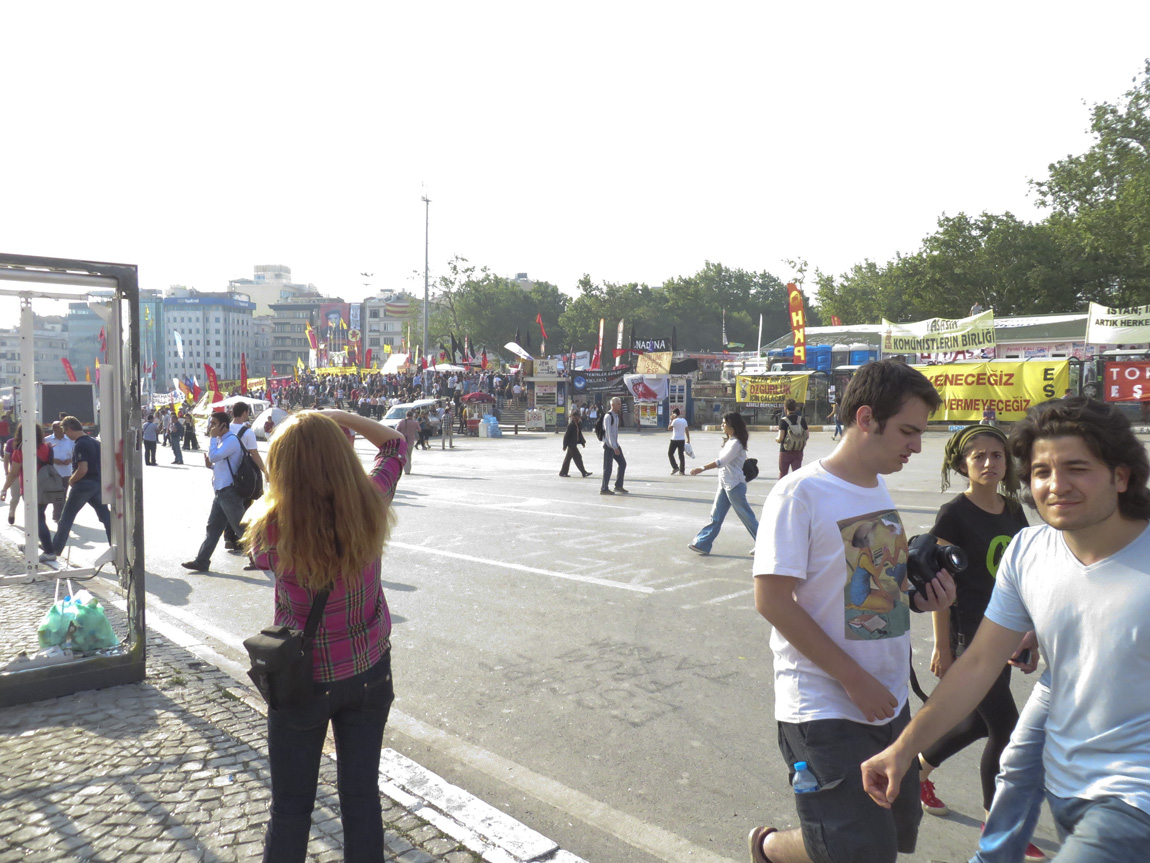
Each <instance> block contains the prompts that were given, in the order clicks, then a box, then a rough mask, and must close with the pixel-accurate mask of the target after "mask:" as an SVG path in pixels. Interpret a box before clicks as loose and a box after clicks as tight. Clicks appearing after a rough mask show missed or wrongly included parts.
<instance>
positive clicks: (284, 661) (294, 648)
mask: <svg viewBox="0 0 1150 863" xmlns="http://www.w3.org/2000/svg"><path fill="white" fill-rule="evenodd" d="M330 593H331V591H330V590H321V591H320V592H319V593H317V594H316V595H315V599H314V600H312V603H311V612H309V614H308V616H307V623H306V624H305V625H304V628H303V631H302V632H301V631H300V630H298V629H289V628H288V627H286V626H269V627H266V628H265V629H264V630H262V631H261V632H260V634H259V635H253V636H252V637H251V638H245V639H244V647H245V648H246V649H247V651H248V656H249V658H250V659H251V661H252V667H251V670H249V671H248V677H250V678H251V679H252V681H253V682H254V683H255V685H256V689H258V690H259V691H260V695H262V696H263V697H264V701H266V702H267V703H268V706H269V707H271V708H272V709H273V710H288V709H290V708H292V707H299V706H301V705H303V704H306V703H307V701H308V700H309V699H310V698H311V696H312V670H313V665H312V646H313V645H314V643H315V632H316V630H317V629H319V620H320V618H321V617H323V609H324V606H325V605H327V597H328V594H330Z"/></svg>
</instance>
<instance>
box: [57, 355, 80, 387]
mask: <svg viewBox="0 0 1150 863" xmlns="http://www.w3.org/2000/svg"><path fill="white" fill-rule="evenodd" d="M60 362H62V363H63V364H64V374H66V375H67V376H68V380H70V381H72V382H73V383H75V382H76V373H75V372H74V371H72V364H71V363H70V362H68V358H67V357H60Z"/></svg>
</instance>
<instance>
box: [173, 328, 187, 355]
mask: <svg viewBox="0 0 1150 863" xmlns="http://www.w3.org/2000/svg"><path fill="white" fill-rule="evenodd" d="M172 338H173V339H175V342H176V356H178V357H179V358H180V359H181V360H182V359H183V358H184V337H183V336H181V335H180V331H179V330H172Z"/></svg>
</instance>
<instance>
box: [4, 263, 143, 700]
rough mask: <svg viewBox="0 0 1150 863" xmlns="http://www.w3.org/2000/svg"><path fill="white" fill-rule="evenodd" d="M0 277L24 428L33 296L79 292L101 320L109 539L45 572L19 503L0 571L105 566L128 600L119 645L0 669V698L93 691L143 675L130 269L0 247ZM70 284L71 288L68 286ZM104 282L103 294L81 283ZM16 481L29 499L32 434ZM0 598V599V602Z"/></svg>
mask: <svg viewBox="0 0 1150 863" xmlns="http://www.w3.org/2000/svg"><path fill="white" fill-rule="evenodd" d="M0 282H19V283H24V284H26V285H27V286H28V287H25V288H18V289H16V288H0V294H3V295H7V296H16V297H19V299H20V305H21V356H20V391H21V393H22V395H23V396H24V397H23V398H22V399H21V414H20V421H21V422H22V423H24V424H25V427H26V428H27V427H30V425H31V424H32V423H34V422H43V421H46V420H48V419H49V418H48V417H37V416H36V410H37V407H36V404H35V399H34V398H33V397H32V396H31V394H32V393H33V392H34V391H35V387H34V371H35V363H34V352H33V324H32V320H33V319H32V302H33V301H34V300H37V299H48V300H71V301H73V302H74V301H77V300H85V301H86V302H87V303H88V305H89V307H90V308H91V309H92V311H94V312H95V313H96V314H97V315H98V316H99V317H100V318H101V320H102V321H103V323H104V329H105V336H106V344H107V345H108V350H107V351H106V355H105V357H104V362H103V363H102V364H101V366H100V381H99V397H100V419H101V422H100V426H101V430H100V438H101V448H100V449H101V460H100V461H101V463H100V470H101V479H102V482H103V489H102V491H103V498H104V503H106V504H107V505H108V507H109V510H110V513H111V528H112V546H111V548H110V549H109V550H108V552H106V553H105V554H104V555H102V556H101V557H100V558H99V559H98V560H97V561H96V565H95V566H93V567H87V568H80V569H68V568H65V569H61V570H54V571H49V572H46V571H44V570H41V569H40V567H39V565H38V560H37V553H36V547H37V542H36V536H37V531H36V509H35V506H26V507H25V524H24V534H25V543H24V548H25V552H24V567H25V571H24V573H23V574H22V575H21V574H17V575H15V576H8V577H6V578H0V585H12V584H14V583H18V582H28V581H32V580H35V579H38V578H82V577H85V576H91V575H94V574H96V573H97V572H99V571H100V569H102V568H103V567H104V566H105V565H107V564H112V566H114V568H115V570H116V572H117V574H118V576H119V584H120V587H121V588H122V589H123V590H124V592H125V595H126V597H127V605H128V634H127V637H126V638H125V639H124V642H123V648H124V649H123V651H122V652H121V653H119V654H114V655H102V656H91V657H78V658H76V659H74V660H71V661H68V662H63V663H60V664H57V665H48V666H32V667H29V668H26V669H21V670H17V671H4V672H0V704H3V705H9V704H21V703H25V702H29V701H39V700H41V699H44V698H56V697H59V696H62V695H70V694H72V693H74V692H79V691H82V690H86V689H102V688H105V687H108V686H118V685H120V684H122V683H134V682H137V681H140V680H143V679H144V671H145V643H146V638H145V629H144V595H145V594H144V516H143V482H142V473H141V472H142V465H141V458H140V449H141V422H140V411H139V404H140V321H139V315H140V303H139V280H138V277H137V273H136V267H135V266H133V265H129V264H107V263H99V262H95V261H78V260H70V259H65V258H42V257H33V256H29V255H10V254H0ZM69 288H71V289H72V290H68V289H69ZM94 289H103V290H104V291H105V292H106V291H107V290H108V289H111V291H112V296H111V297H110V298H109V297H106V296H100V297H97V296H92V295H90V293H89V292H90V291H92V290H94ZM25 446H26V449H25V458H24V462H23V465H24V488H25V489H26V492H27V499H28V500H30V501H35V500H36V498H37V488H36V459H35V443H34V438H33V437H32V436H27V438H26V439H25ZM0 601H2V600H0Z"/></svg>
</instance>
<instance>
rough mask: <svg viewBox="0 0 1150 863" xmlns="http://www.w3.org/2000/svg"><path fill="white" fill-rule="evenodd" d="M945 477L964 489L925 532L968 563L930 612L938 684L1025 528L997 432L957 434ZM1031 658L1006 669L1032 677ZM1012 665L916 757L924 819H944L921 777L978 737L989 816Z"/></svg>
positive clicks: (1013, 713) (1009, 723) (1009, 719)
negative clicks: (947, 603)
mask: <svg viewBox="0 0 1150 863" xmlns="http://www.w3.org/2000/svg"><path fill="white" fill-rule="evenodd" d="M951 471H954V472H956V473H958V474H959V475H960V476H962V477H964V478H965V479H966V480H967V481H968V486H967V489H966V491H964V492H963V493H962V494H960V495H958V497H956V498H955V499H954V500H952V501H950V502H949V503H946V504H944V505H943V506H942V508H941V509H939V511H938V517H937V518H936V519H935V523H934V527H933V528H932V529H931V533H933V534H934V535H935V536H936V537H937V538H938V542H939V544H940V545H957V546H959V547H960V548H962V549H963V550H964V551H965V552H966V554H967V558H968V561H969V562H968V564H967V568H966V569H965V570H964V571H963V572H961V573H959V574H957V575H955V577H954V581H955V586H956V588H957V591H958V595H957V598H956V599H955V602H954V605H952V606H951V607H950V609H949V610H948V611H945V612H937V611H936V612H935V613H934V653H933V655H932V656H931V661H930V670H931V671H933V672H934V673H935V674H936V675H937V676H938V677H940V678H941V677H942V676H943V675H945V674H946V672H947V669H949V668H950V666H951V663H953V662H954V660H955V658H956V657H957V656H958V655H959V654H961V653H962V651H963V650H964V649H965V647H966V645H968V644H970V642H971V641H972V640H973V639H974V634H975V632H976V631H977V630H978V625H979V624H980V623H981V622H982V616H983V614H984V613H985V611H986V606H987V604H988V603H989V602H990V595H991V593H992V592H993V591H994V576H995V572H996V571H997V569H998V562H999V561H1000V560H1001V559H1002V553H1003V551H1004V550H1005V549H1006V546H1007V545H1008V544H1009V543H1010V540H1011V538H1012V537H1013V536H1014V535H1015V534H1017V533H1018V532H1019V531H1021V530H1022V529H1023V528H1024V527H1026V526H1027V521H1026V515H1025V513H1024V512H1023V511H1022V505H1021V504H1020V503H1019V500H1018V491H1019V482H1018V477H1017V475H1016V474H1015V471H1014V464H1013V462H1011V460H1010V456H1009V455H1008V454H1007V450H1006V434H1005V433H1004V432H1003V431H1002V430H1001V429H999V428H997V427H995V426H985V425H972V426H968V427H966V428H964V429H962V430H960V431H958V432H956V433H955V434H954V435H953V436H952V437H951V439H950V440H949V441H948V442H947V445H946V450H945V452H944V455H943V466H942V489H943V491H945V490H946V489H947V487H948V486H949V485H950V474H951ZM1000 487H1001V489H1002V492H1001V493H1000V491H999V488H1000ZM1028 638H1029V636H1028ZM1021 652H1022V649H1021V647H1020V651H1019V653H1020V654H1021ZM1037 652H1038V651H1037V649H1036V648H1033V649H1032V652H1031V656H1030V657H1021V656H1019V654H1016V657H1017V658H1016V659H1012V660H1011V662H1010V665H1014V666H1017V667H1019V668H1022V669H1023V670H1024V671H1026V672H1027V673H1030V672H1031V671H1033V670H1034V668H1035V666H1036V665H1037V664H1038V656H1037ZM1024 659H1025V660H1026V661H1023V660H1024ZM1010 665H1007V666H1006V667H1004V668H1003V669H1002V674H1001V675H999V677H998V680H997V681H996V682H995V684H994V686H992V687H991V689H990V692H988V693H987V695H986V698H984V699H983V700H982V703H981V704H979V705H978V707H977V709H976V710H975V712H974V713H972V714H971V715H970V716H968V717H967V718H966V719H964V720H963V721H962V722H960V723H959V724H958V725H957V726H955V728H954V729H953V730H952V731H951V732H950V733H948V734H947V735H946V736H944V737H943V738H942V739H941V740H939V741H938V742H937V743H936V744H935V745H934V746H932V747H931V748H930V749H928V750H927V751H925V752H923V753H921V754H920V755H919V757H918V758H919V764H920V767H921V771H920V773H919V778H920V782H921V794H922V808H923V811H924V812H927V813H929V814H931V815H946V814H948V813H949V812H950V810H949V809H948V808H947V806H946V804H945V803H943V802H942V801H941V800H939V799H938V797H937V796H936V795H935V791H934V783H933V782H931V781H930V780H929V779H928V778H927V777H928V776H929V775H930V773H931V771H933V770H934V769H935V768H936V767H938V766H939V765H940V764H942V762H943V761H945V760H946V759H947V758H949V757H950V756H951V755H954V754H955V753H956V752H958V751H960V750H962V749H964V748H965V747H967V746H969V745H970V744H971V743H973V742H974V741H976V740H978V739H980V738H982V737H985V738H987V741H986V748H985V749H984V750H983V753H982V762H981V765H980V774H981V778H982V798H983V808H984V809H987V810H989V809H990V802H991V800H992V799H993V798H994V778H995V776H997V775H998V762H999V758H1000V757H1001V755H1002V750H1003V749H1005V748H1006V744H1007V743H1008V742H1009V741H1010V734H1011V732H1012V731H1013V730H1014V726H1015V723H1017V721H1018V709H1017V708H1016V707H1015V705H1014V698H1013V696H1011V694H1010Z"/></svg>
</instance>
